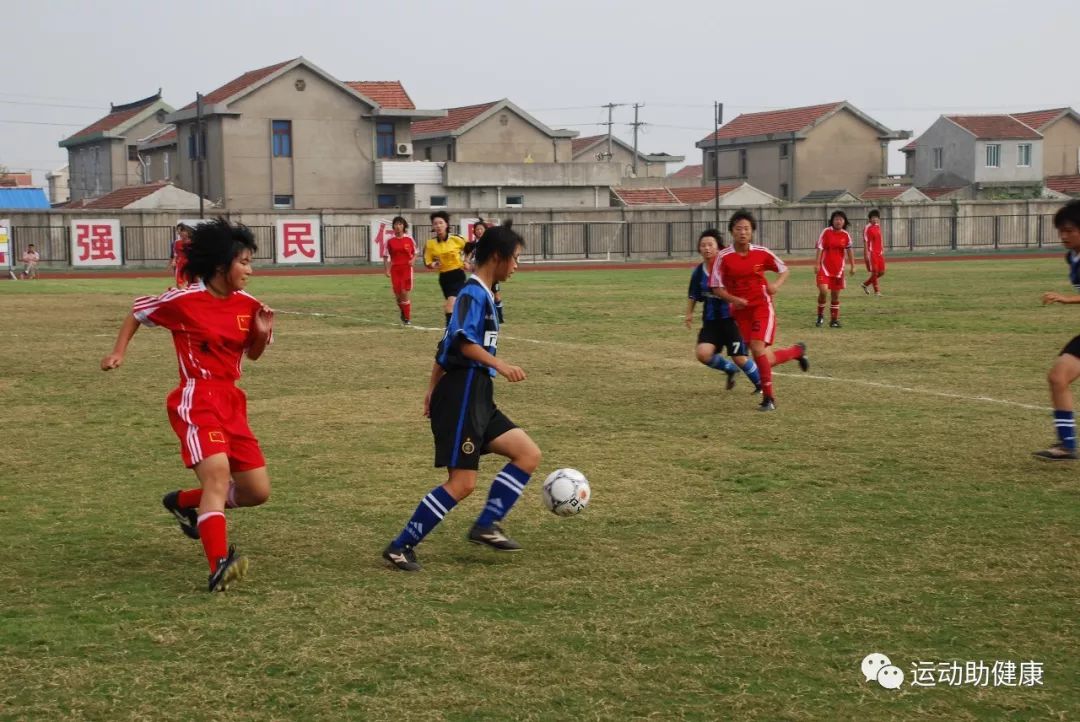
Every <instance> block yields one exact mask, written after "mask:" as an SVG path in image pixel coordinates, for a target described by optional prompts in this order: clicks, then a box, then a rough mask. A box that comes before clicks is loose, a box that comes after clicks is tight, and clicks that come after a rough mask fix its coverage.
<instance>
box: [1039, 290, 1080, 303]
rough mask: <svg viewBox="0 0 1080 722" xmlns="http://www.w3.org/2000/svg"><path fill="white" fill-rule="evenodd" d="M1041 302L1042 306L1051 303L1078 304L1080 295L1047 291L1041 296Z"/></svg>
mask: <svg viewBox="0 0 1080 722" xmlns="http://www.w3.org/2000/svg"><path fill="white" fill-rule="evenodd" d="M1042 302H1043V305H1044V306H1045V305H1047V304H1051V303H1080V295H1073V294H1067V293H1057V292H1056V291H1048V292H1047V293H1044V294H1043V296H1042Z"/></svg>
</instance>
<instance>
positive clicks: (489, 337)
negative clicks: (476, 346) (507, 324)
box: [484, 331, 499, 348]
mask: <svg viewBox="0 0 1080 722" xmlns="http://www.w3.org/2000/svg"><path fill="white" fill-rule="evenodd" d="M498 345H499V332H498V331H485V332H484V346H485V347H491V348H495V347H496V346H498Z"/></svg>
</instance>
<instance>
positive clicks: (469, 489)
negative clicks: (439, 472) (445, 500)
mask: <svg viewBox="0 0 1080 722" xmlns="http://www.w3.org/2000/svg"><path fill="white" fill-rule="evenodd" d="M446 486H447V491H448V492H449V493H450V496H452V497H454V500H455V501H461V500H462V499H464V498H465V497H467V496H469V494H472V493H473V492H474V491H476V474H475V473H474V474H467V475H466V474H460V475H458V474H451V475H450V480H449V481H448V482H446Z"/></svg>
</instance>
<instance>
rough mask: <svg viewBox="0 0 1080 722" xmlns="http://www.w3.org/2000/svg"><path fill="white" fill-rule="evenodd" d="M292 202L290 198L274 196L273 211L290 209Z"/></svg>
mask: <svg viewBox="0 0 1080 722" xmlns="http://www.w3.org/2000/svg"><path fill="white" fill-rule="evenodd" d="M292 207H293V200H292V196H274V209H275V210H282V209H285V208H292Z"/></svg>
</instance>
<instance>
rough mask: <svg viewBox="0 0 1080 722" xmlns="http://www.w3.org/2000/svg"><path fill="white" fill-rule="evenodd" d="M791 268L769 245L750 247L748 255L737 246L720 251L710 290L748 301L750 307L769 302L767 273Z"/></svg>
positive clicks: (711, 276)
mask: <svg viewBox="0 0 1080 722" xmlns="http://www.w3.org/2000/svg"><path fill="white" fill-rule="evenodd" d="M786 270H787V266H785V265H784V262H783V261H781V260H780V259H779V258H778V257H777V256H776V254H775V253H773V252H772V251H770V250H769V249H768V248H765V246H754V245H752V246H750V250H749V251H748V252H747V254H746V255H745V256H741V255H739V253H738V252H737V251H736V250H735V248H734V246H731V247H728V248H725V249H723V250H722V251H720V255H718V256H717V257H716V260H715V261H713V267H712V271H711V272H710V273H709V287H710V288H723V289H724V290H725V291H727V292H728V293H730V294H731V295H732V296H738V297H739V298H742V299H745V300H746V302H747V304H749V305H750V306H757V305H761V304H768V303H769V291H768V287H767V286H766V284H765V271H776V272H777V273H783V272H784V271H786Z"/></svg>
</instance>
